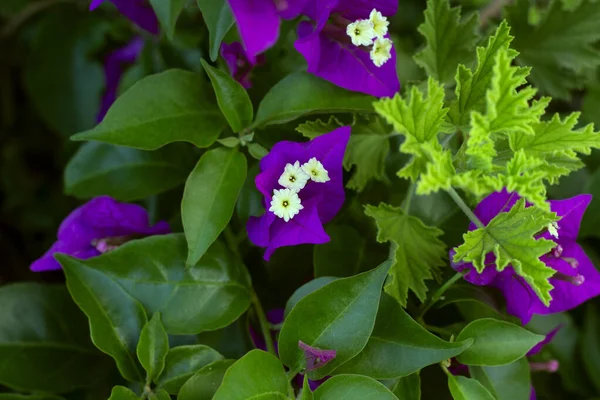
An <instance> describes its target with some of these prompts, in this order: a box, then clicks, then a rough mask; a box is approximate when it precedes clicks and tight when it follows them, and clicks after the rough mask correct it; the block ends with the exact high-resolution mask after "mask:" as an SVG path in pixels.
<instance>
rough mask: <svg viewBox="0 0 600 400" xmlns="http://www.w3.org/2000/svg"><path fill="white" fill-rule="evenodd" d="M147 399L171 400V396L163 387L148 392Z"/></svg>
mask: <svg viewBox="0 0 600 400" xmlns="http://www.w3.org/2000/svg"><path fill="white" fill-rule="evenodd" d="M148 400H171V396H169V393H167V391H166V390H164V389H158V390H157V389H155V391H154V392H152V393H150V395H149V396H148Z"/></svg>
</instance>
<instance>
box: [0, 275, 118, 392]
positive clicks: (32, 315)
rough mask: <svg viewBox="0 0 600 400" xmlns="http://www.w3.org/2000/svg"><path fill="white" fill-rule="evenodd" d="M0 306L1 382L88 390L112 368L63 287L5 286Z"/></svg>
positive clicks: (32, 388)
mask: <svg viewBox="0 0 600 400" xmlns="http://www.w3.org/2000/svg"><path fill="white" fill-rule="evenodd" d="M0 304H1V305H2V306H1V307H0V384H2V385H5V386H9V387H12V388H15V389H18V390H23V391H43V392H53V393H61V392H67V391H72V390H73V389H76V388H81V387H89V386H92V385H93V384H95V383H96V382H97V381H98V380H99V379H101V378H102V376H103V375H105V374H106V372H107V369H108V368H110V359H109V358H107V357H105V356H103V355H102V353H100V352H98V351H97V350H96V349H95V348H94V347H93V345H92V343H91V342H90V339H89V330H88V327H87V321H86V320H85V317H84V316H83V314H81V312H80V311H79V310H78V309H77V307H76V306H75V304H74V303H73V301H72V300H71V298H70V297H69V294H68V292H67V291H66V289H65V288H64V287H63V286H54V285H52V286H43V285H40V284H37V283H18V284H12V285H7V286H3V287H1V288H0ZM66 318H68V323H66ZM107 361H108V363H107ZM32 400H35V398H32ZM40 400H41V399H40Z"/></svg>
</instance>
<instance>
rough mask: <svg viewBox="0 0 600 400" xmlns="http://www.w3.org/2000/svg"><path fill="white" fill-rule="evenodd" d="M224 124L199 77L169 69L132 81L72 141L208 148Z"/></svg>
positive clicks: (137, 145) (191, 73)
mask: <svg viewBox="0 0 600 400" xmlns="http://www.w3.org/2000/svg"><path fill="white" fill-rule="evenodd" d="M224 127H225V120H224V119H223V116H222V114H221V112H220V111H219V109H218V108H217V106H216V104H215V101H214V98H213V96H212V91H211V90H209V89H208V85H207V83H206V81H205V80H204V79H203V77H202V75H200V74H198V73H195V72H188V71H183V70H177V69H171V70H168V71H165V72H161V73H159V74H155V75H150V76H147V77H145V78H143V79H142V80H140V81H138V82H137V83H135V84H134V85H133V86H132V87H131V88H130V89H129V90H127V91H126V92H125V93H123V95H121V96H120V97H119V98H117V100H116V101H115V102H114V104H113V105H112V106H111V107H110V109H109V110H108V113H107V114H106V116H105V117H104V119H103V120H102V122H101V123H100V124H99V125H98V126H96V127H95V128H94V129H91V130H89V131H85V132H81V133H78V134H76V135H75V136H73V137H72V139H73V140H95V141H98V142H106V143H112V144H117V145H121V146H129V147H135V148H138V149H142V150H155V149H158V148H159V147H162V146H164V145H166V144H167V143H172V142H181V141H183V142H190V143H192V144H194V145H196V146H197V147H208V146H210V145H211V144H213V143H214V142H215V140H217V138H218V137H219V134H220V133H221V131H222V130H223V128H224Z"/></svg>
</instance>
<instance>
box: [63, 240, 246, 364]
mask: <svg viewBox="0 0 600 400" xmlns="http://www.w3.org/2000/svg"><path fill="white" fill-rule="evenodd" d="M186 252H187V250H186V245H185V239H184V237H183V235H181V234H176V235H162V236H152V237H148V238H145V239H141V240H135V241H132V242H129V243H127V244H125V245H123V246H122V247H119V248H118V249H116V250H113V251H111V252H108V253H105V254H103V255H102V256H100V257H95V258H91V259H88V260H76V259H74V258H70V257H66V256H62V255H61V256H60V261H61V263H63V267H65V270H66V272H67V284H68V285H69V290H70V291H71V294H73V296H74V297H75V299H76V301H77V302H78V303H80V306H81V307H82V308H85V307H84V306H83V304H81V302H80V300H78V297H77V296H75V294H78V293H75V294H74V291H75V290H83V289H82V288H80V287H79V285H83V284H85V285H87V286H86V287H87V288H88V290H87V292H88V294H87V296H90V297H91V298H100V299H101V300H102V302H106V303H107V304H108V303H111V304H112V302H114V305H113V307H114V310H113V309H111V312H114V313H117V315H121V313H129V314H127V315H129V316H128V317H127V318H125V317H124V316H123V318H122V319H119V321H121V323H122V324H126V325H125V326H124V327H122V329H121V330H120V332H126V333H127V335H126V336H127V340H126V341H125V342H126V343H128V345H132V347H128V348H130V349H133V351H132V354H134V355H135V346H136V344H137V339H138V337H139V335H140V331H141V329H142V327H143V326H144V324H145V323H146V318H145V316H144V317H143V318H142V317H141V316H140V317H139V318H138V317H136V315H137V313H141V314H140V315H143V313H144V310H143V308H140V309H138V307H140V303H141V304H143V306H144V307H145V308H146V311H147V312H148V315H152V314H153V313H155V312H157V311H158V312H160V313H161V317H162V323H163V324H164V326H165V329H166V330H167V332H168V333H171V334H181V335H185V334H196V333H199V332H202V331H205V330H214V329H219V328H222V327H224V326H227V325H229V324H230V323H231V322H233V321H235V320H236V319H237V318H238V317H239V316H240V315H241V314H242V313H243V312H244V311H245V310H246V309H247V308H248V305H249V303H250V298H249V292H248V286H249V285H250V283H249V278H248V276H247V273H246V271H245V269H244V267H243V265H241V264H240V262H239V261H238V260H236V259H234V257H233V256H232V255H231V254H230V253H229V251H228V250H227V249H226V248H225V246H224V245H223V244H222V243H220V242H215V243H214V244H213V245H212V246H211V247H210V249H209V250H208V251H207V252H206V254H205V255H204V257H203V258H202V259H201V260H200V261H199V262H198V263H197V264H195V265H193V266H192V267H191V268H188V269H186V265H185V254H186ZM75 279H77V286H75ZM82 282H83V283H82ZM113 292H114V293H115V294H114V296H110V298H109V294H108V293H110V294H112V293H113ZM136 299H137V300H138V301H139V302H140V303H137V302H136ZM126 300H127V301H126ZM119 302H123V304H126V305H128V306H127V307H121V308H120V307H119V306H118V304H119ZM131 302H134V303H135V304H136V306H135V313H134V312H133V311H134V306H133V304H134V303H131ZM182 305H185V307H182ZM126 327H127V329H126ZM129 335H131V336H129Z"/></svg>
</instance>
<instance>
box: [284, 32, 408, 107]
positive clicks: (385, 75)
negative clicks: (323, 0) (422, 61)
mask: <svg viewBox="0 0 600 400" xmlns="http://www.w3.org/2000/svg"><path fill="white" fill-rule="evenodd" d="M298 38H299V39H298V40H297V41H296V42H295V43H294V47H295V48H296V50H298V52H299V53H300V54H302V55H303V56H304V58H305V59H306V62H307V63H308V72H310V73H312V74H314V75H316V76H318V77H321V78H323V79H326V80H328V81H330V82H332V83H334V84H335V85H338V86H340V87H343V88H345V89H348V90H352V91H355V92H362V93H366V94H370V95H372V96H375V97H392V96H393V95H394V94H395V93H396V92H398V91H399V90H400V82H399V81H398V75H397V74H396V52H395V50H394V49H393V48H392V58H391V59H390V60H389V61H388V62H386V63H385V64H384V65H383V66H381V67H376V66H375V65H374V64H373V62H372V61H371V59H370V56H369V51H368V50H366V49H363V48H359V47H355V46H353V45H352V44H351V43H344V44H342V43H341V42H339V41H337V40H334V39H333V38H331V37H329V36H328V35H327V34H326V33H325V31H324V30H323V31H321V32H319V34H318V35H315V34H314V32H313V28H312V25H311V24H310V23H309V22H306V21H305V22H302V23H300V24H299V26H298Z"/></svg>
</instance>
